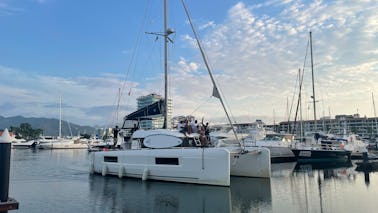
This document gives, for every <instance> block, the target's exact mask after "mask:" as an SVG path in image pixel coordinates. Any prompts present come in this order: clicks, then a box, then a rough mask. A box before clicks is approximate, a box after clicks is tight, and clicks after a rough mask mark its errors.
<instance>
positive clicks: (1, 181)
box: [0, 129, 18, 212]
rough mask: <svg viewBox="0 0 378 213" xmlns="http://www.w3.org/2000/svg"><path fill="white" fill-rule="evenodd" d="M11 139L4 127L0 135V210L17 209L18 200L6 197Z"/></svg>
mask: <svg viewBox="0 0 378 213" xmlns="http://www.w3.org/2000/svg"><path fill="white" fill-rule="evenodd" d="M11 141H12V140H11V137H10V135H9V132H8V129H5V130H4V131H3V134H2V135H1V137H0V174H1V175H0V212H8V210H14V209H18V202H17V201H16V200H14V199H12V198H9V197H8V193H9V171H10V155H11V145H12V144H11Z"/></svg>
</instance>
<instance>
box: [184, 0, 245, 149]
mask: <svg viewBox="0 0 378 213" xmlns="http://www.w3.org/2000/svg"><path fill="white" fill-rule="evenodd" d="M181 2H182V4H183V6H184V9H185V13H186V16H187V17H188V20H189V23H190V26H191V28H192V31H193V33H194V36H195V38H196V41H197V45H198V48H199V49H200V52H201V55H202V58H203V61H204V63H205V65H206V68H207V71H208V73H209V75H210V79H211V82H212V83H213V87H214V88H213V94H214V92H215V94H217V96H218V97H217V98H219V100H220V102H221V104H222V107H223V110H224V112H225V113H226V116H227V119H228V122H229V123H230V125H231V128H232V131H233V133H234V135H235V138H236V141H237V142H238V143H239V144H240V146H241V147H242V148H243V150H244V145H243V144H242V143H241V142H240V141H239V138H238V135H237V133H236V130H235V128H234V125H233V124H232V121H231V118H230V116H229V114H228V112H227V109H226V106H225V104H224V102H223V99H222V97H221V96H220V93H219V90H218V87H217V84H216V83H215V80H214V77H213V74H212V72H211V69H210V66H209V64H208V63H207V59H206V56H205V52H204V51H203V48H202V45H201V42H200V41H199V36H198V34H197V31H196V30H195V29H194V26H193V23H192V19H191V17H190V14H189V11H188V8H187V7H186V4H185V2H184V0H181Z"/></svg>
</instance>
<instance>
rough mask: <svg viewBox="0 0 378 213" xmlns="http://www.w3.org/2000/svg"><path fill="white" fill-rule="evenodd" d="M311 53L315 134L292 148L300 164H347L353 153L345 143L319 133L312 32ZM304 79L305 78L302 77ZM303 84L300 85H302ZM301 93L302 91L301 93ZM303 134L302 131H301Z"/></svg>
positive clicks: (309, 135)
mask: <svg viewBox="0 0 378 213" xmlns="http://www.w3.org/2000/svg"><path fill="white" fill-rule="evenodd" d="M309 35H310V51H311V74H312V96H311V98H312V100H313V111H314V133H312V134H308V136H307V137H305V139H306V141H307V143H302V142H298V143H296V144H295V146H294V147H293V148H292V152H293V153H294V155H295V157H296V158H297V161H298V162H330V161H333V162H335V161H340V162H346V161H350V159H351V152H352V151H349V150H346V149H344V147H343V145H344V144H343V142H342V141H340V140H338V139H337V138H334V137H330V136H329V135H325V134H322V133H320V132H318V131H317V122H316V121H317V120H316V99H315V86H314V66H313V54H312V33H311V31H310V33H309ZM302 79H303V76H302ZM301 84H302V82H301V83H300V85H301ZM299 92H300V93H301V91H299ZM301 132H302V131H301Z"/></svg>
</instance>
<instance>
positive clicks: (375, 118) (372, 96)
mask: <svg viewBox="0 0 378 213" xmlns="http://www.w3.org/2000/svg"><path fill="white" fill-rule="evenodd" d="M371 98H372V100H373V110H374V121H375V128H376V130H377V134H378V125H377V112H376V111H375V102H374V93H373V92H372V93H371Z"/></svg>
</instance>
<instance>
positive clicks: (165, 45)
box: [163, 0, 169, 129]
mask: <svg viewBox="0 0 378 213" xmlns="http://www.w3.org/2000/svg"><path fill="white" fill-rule="evenodd" d="M167 1H168V0H164V108H165V111H164V125H163V128H165V129H167V128H168V125H167V124H168V42H169V39H168V36H169V34H168V20H167V19H168V18H167V17H168V2H167Z"/></svg>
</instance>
